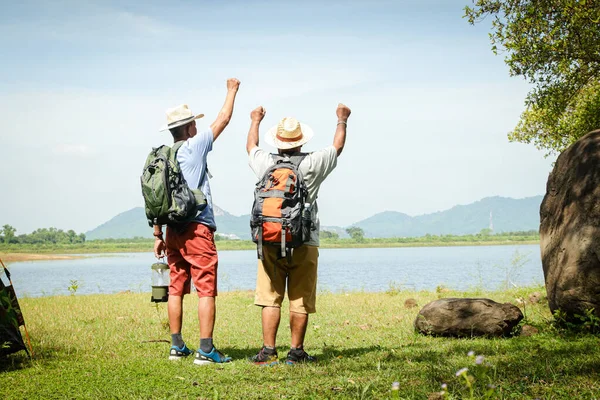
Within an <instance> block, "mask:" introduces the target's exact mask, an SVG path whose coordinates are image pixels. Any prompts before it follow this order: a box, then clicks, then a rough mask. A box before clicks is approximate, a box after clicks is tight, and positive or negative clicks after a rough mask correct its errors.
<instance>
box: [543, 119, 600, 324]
mask: <svg viewBox="0 0 600 400" xmlns="http://www.w3.org/2000/svg"><path fill="white" fill-rule="evenodd" d="M540 247H541V254H542V267H543V269H544V279H545V281H546V293H547V295H548V305H549V307H550V311H551V312H555V311H557V310H561V312H563V313H564V316H565V319H566V320H568V321H572V322H580V319H579V318H577V315H585V313H586V311H588V310H591V309H593V310H594V313H595V315H596V317H600V289H599V288H600V130H597V131H593V132H590V133H588V134H587V135H585V136H583V137H582V138H580V139H579V140H577V141H576V142H575V143H573V144H572V145H571V146H569V147H568V148H567V149H566V150H565V151H563V152H562V153H561V154H560V156H559V157H558V159H557V160H556V164H555V165H554V169H553V170H552V173H551V174H550V176H549V177H548V182H547V184H546V195H545V196H544V200H543V201H542V205H541V207H540Z"/></svg>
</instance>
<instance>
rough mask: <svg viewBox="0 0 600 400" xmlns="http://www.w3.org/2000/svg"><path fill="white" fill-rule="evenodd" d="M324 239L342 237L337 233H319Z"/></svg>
mask: <svg viewBox="0 0 600 400" xmlns="http://www.w3.org/2000/svg"><path fill="white" fill-rule="evenodd" d="M319 234H320V235H321V237H322V238H323V239H339V238H340V235H339V234H338V233H337V232H335V231H321V232H319Z"/></svg>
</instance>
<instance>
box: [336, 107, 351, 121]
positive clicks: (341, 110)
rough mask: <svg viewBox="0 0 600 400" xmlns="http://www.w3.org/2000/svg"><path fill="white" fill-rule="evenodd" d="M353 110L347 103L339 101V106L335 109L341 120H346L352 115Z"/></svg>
mask: <svg viewBox="0 0 600 400" xmlns="http://www.w3.org/2000/svg"><path fill="white" fill-rule="evenodd" d="M351 112H352V111H351V110H350V108H348V106H347V105H344V104H342V103H339V104H338V106H337V110H335V113H336V114H337V117H338V120H339V121H346V120H347V119H348V117H349V116H350V113H351Z"/></svg>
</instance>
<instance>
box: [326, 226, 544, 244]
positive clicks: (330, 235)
mask: <svg viewBox="0 0 600 400" xmlns="http://www.w3.org/2000/svg"><path fill="white" fill-rule="evenodd" d="M345 231H346V233H347V234H348V236H350V239H351V240H353V241H355V242H365V241H375V242H380V241H384V242H385V241H392V242H400V243H402V242H404V243H412V242H427V241H430V242H452V241H456V242H465V241H467V242H468V241H481V240H482V239H483V240H491V241H499V240H505V239H509V238H512V239H517V240H519V239H524V240H537V239H539V237H540V234H539V232H538V231H537V230H535V229H532V230H529V231H518V232H499V233H495V232H493V231H492V230H491V229H487V228H485V229H482V230H481V231H479V233H475V234H472V235H431V234H429V233H428V234H426V235H425V236H418V237H417V236H415V237H391V238H366V237H365V232H364V230H363V229H362V228H359V227H357V226H351V227H349V228H346V229H345ZM320 237H321V239H324V240H328V241H336V240H348V239H340V235H339V234H338V233H337V232H333V231H327V230H322V231H321V232H320Z"/></svg>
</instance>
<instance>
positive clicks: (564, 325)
mask: <svg viewBox="0 0 600 400" xmlns="http://www.w3.org/2000/svg"><path fill="white" fill-rule="evenodd" d="M553 316H554V325H555V327H556V328H558V329H559V330H561V329H566V330H568V331H572V332H584V333H592V334H599V333H600V318H599V317H597V316H596V314H595V313H594V309H593V308H590V309H587V310H585V312H584V313H583V315H581V314H575V315H574V316H572V317H571V316H569V315H567V313H565V312H564V311H562V310H560V309H559V310H555V311H554V314H553Z"/></svg>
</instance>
